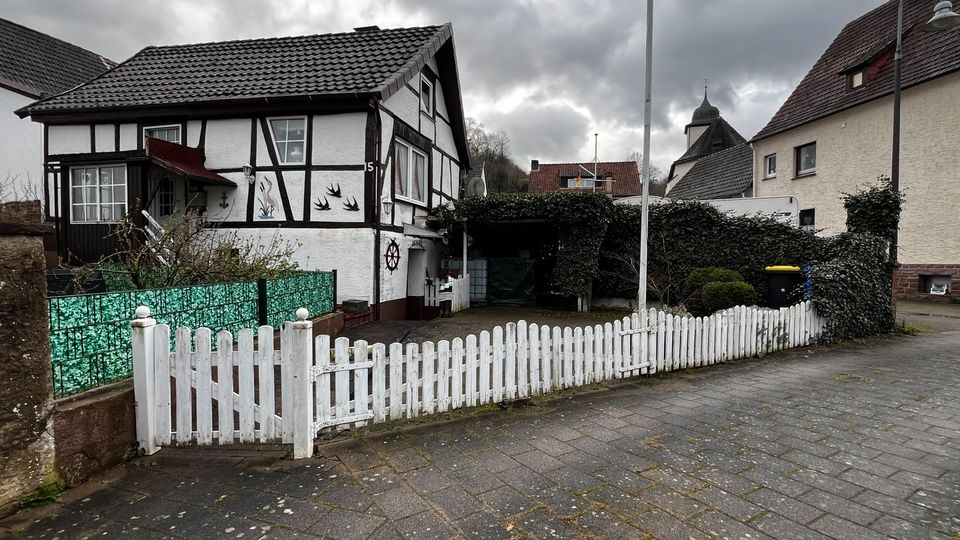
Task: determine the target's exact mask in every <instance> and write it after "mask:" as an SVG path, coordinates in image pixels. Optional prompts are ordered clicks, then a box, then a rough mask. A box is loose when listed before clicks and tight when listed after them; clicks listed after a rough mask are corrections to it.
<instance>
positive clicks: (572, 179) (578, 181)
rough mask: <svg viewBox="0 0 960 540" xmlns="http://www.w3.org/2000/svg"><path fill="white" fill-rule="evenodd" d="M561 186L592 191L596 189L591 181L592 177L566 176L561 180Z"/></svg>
mask: <svg viewBox="0 0 960 540" xmlns="http://www.w3.org/2000/svg"><path fill="white" fill-rule="evenodd" d="M561 186H562V187H565V188H569V189H593V188H595V187H597V182H594V181H593V177H592V176H568V177H564V178H563V181H562V182H561Z"/></svg>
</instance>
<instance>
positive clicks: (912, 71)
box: [754, 0, 960, 140]
mask: <svg viewBox="0 0 960 540" xmlns="http://www.w3.org/2000/svg"><path fill="white" fill-rule="evenodd" d="M932 16H933V2H930V1H927V0H908V1H907V2H906V3H905V5H904V35H903V51H904V52H903V79H902V80H903V86H904V87H909V86H913V85H916V84H920V83H922V82H925V81H928V80H930V79H933V78H935V77H939V76H941V75H945V74H947V73H950V72H953V71H956V70H957V69H960V46H958V42H960V31H958V30H957V29H953V30H947V31H943V32H932V33H931V32H924V31H922V30H921V29H920V27H921V26H922V25H923V24H925V23H926V22H927V21H928V20H930V17H932ZM896 27H897V0H891V1H889V2H887V3H885V4H884V5H882V6H880V7H878V8H876V9H874V10H873V11H870V12H869V13H867V14H866V15H863V16H861V17H860V18H858V19H856V20H854V21H853V22H851V23H849V24H847V25H846V26H845V27H844V28H843V30H841V31H840V34H839V35H837V37H836V38H835V39H834V40H833V43H831V44H830V46H829V47H828V48H827V50H826V52H824V53H823V56H821V57H820V59H819V60H817V63H816V64H814V65H813V67H812V68H811V69H810V71H809V72H808V73H807V75H806V77H804V78H803V80H802V81H800V84H799V85H797V88H796V89H794V91H793V94H791V95H790V97H789V98H787V101H786V102H784V104H783V106H781V107H780V110H778V111H777V113H776V114H775V115H774V116H773V118H772V119H771V120H770V122H769V123H768V124H767V125H766V127H764V128H763V129H761V130H760V132H759V133H757V134H756V135H755V136H754V140H757V139H762V138H764V137H769V136H770V135H773V134H776V133H780V132H782V131H785V130H788V129H792V128H795V127H797V126H800V125H803V124H806V123H808V122H811V121H813V120H816V119H818V118H822V117H824V116H827V115H830V114H833V113H836V112H839V111H841V110H844V109H847V108H850V107H853V106H856V105H859V104H861V103H865V102H867V101H870V100H873V99H876V98H878V97H881V96H885V95H888V94H891V93H893V62H892V54H891V51H892V49H893V47H894V44H895V41H896V34H897V31H896ZM878 58H879V59H881V61H880V62H875V63H874V65H873V68H874V69H875V70H876V71H874V72H872V73H871V74H870V76H868V77H867V79H868V80H867V81H866V83H865V84H864V85H863V86H861V87H859V88H856V89H852V90H848V89H847V81H846V76H845V75H846V72H847V71H849V70H851V69H854V68H858V67H860V66H861V65H864V64H865V63H869V62H871V61H875V60H877V59H878Z"/></svg>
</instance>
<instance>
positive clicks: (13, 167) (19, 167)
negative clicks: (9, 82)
mask: <svg viewBox="0 0 960 540" xmlns="http://www.w3.org/2000/svg"><path fill="white" fill-rule="evenodd" d="M30 103H33V100H32V99H30V98H28V97H26V96H22V95H20V94H16V93H14V92H10V91H9V90H6V89H4V88H0V185H6V184H7V183H8V181H9V184H10V185H9V187H5V188H3V190H2V191H0V200H4V199H7V200H28V199H29V200H36V199H39V200H41V201H42V200H43V183H42V178H43V126H42V125H40V124H38V123H36V122H31V121H30V119H29V118H20V117H18V116H17V115H15V114H13V111H14V110H16V109H19V108H20V107H24V106H26V105H29V104H30Z"/></svg>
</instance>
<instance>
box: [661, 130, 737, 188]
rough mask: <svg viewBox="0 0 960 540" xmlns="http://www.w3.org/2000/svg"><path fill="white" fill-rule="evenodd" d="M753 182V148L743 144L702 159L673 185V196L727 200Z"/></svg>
mask: <svg viewBox="0 0 960 540" xmlns="http://www.w3.org/2000/svg"><path fill="white" fill-rule="evenodd" d="M752 185H753V148H751V147H750V145H749V144H747V143H743V144H740V145H738V146H734V147H733V148H728V149H726V150H723V151H720V152H717V153H715V154H711V155H709V156H707V157H705V158H703V159H701V160H700V161H698V162H697V163H696V164H695V165H694V166H693V168H691V169H690V170H689V171H688V172H687V174H685V175H684V176H683V178H681V179H680V181H679V182H677V185H675V186H673V189H671V190H670V192H669V193H667V197H670V198H673V199H726V198H729V197H736V196H739V195H740V194H741V193H743V192H744V191H746V190H748V189H750V186H752Z"/></svg>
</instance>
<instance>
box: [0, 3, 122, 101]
mask: <svg viewBox="0 0 960 540" xmlns="http://www.w3.org/2000/svg"><path fill="white" fill-rule="evenodd" d="M113 65H114V63H113V62H111V61H110V60H107V59H105V58H104V57H102V56H100V55H99V54H95V53H92V52H90V51H88V50H86V49H82V48H80V47H77V46H76V45H73V44H70V43H67V42H66V41H63V40H60V39H57V38H55V37H52V36H48V35H47V34H43V33H41V32H37V31H36V30H32V29H30V28H27V27H25V26H22V25H19V24H17V23H14V22H12V21H8V20H6V19H0V84H5V85H7V86H10V87H13V88H16V89H17V90H19V91H21V92H24V93H28V94H30V95H31V96H33V97H40V96H41V95H54V94H59V93H61V92H63V91H66V90H69V89H71V88H73V87H75V86H77V85H78V84H80V83H83V82H85V81H87V80H90V79H92V78H93V77H96V76H97V75H100V74H101V73H103V72H104V71H106V70H107V69H108V68H110V67H112V66H113Z"/></svg>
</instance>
